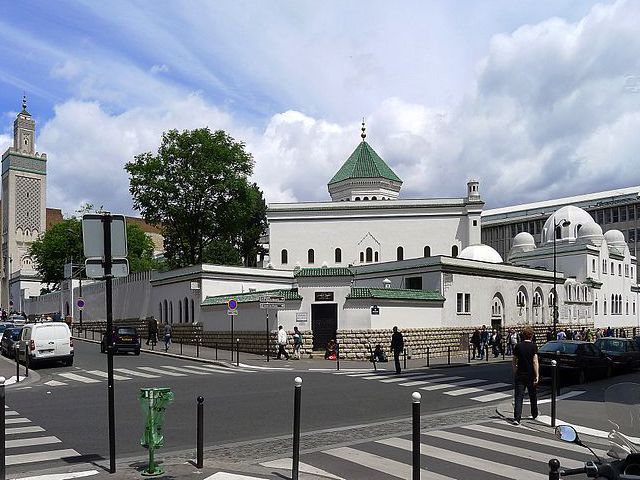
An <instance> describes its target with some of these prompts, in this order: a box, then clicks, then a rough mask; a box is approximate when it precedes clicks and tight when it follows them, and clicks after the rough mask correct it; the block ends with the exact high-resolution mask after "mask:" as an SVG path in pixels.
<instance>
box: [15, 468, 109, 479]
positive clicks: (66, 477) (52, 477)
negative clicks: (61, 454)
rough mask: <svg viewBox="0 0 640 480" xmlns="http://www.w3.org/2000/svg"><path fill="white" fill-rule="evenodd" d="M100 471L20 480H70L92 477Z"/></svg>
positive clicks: (56, 474)
mask: <svg viewBox="0 0 640 480" xmlns="http://www.w3.org/2000/svg"><path fill="white" fill-rule="evenodd" d="M98 473H99V472H98V470H86V471H84V472H69V473H52V474H49V475H36V476H35V477H21V478H20V479H19V480H70V479H71V478H82V477H91V476H93V475H97V474H98Z"/></svg>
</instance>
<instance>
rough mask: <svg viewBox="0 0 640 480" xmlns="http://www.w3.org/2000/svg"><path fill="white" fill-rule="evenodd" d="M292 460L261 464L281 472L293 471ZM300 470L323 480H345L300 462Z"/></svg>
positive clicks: (282, 459) (283, 459) (284, 459)
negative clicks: (329, 479)
mask: <svg viewBox="0 0 640 480" xmlns="http://www.w3.org/2000/svg"><path fill="white" fill-rule="evenodd" d="M291 462H292V459H291V458H280V459H278V460H273V461H271V462H265V463H261V464H260V465H262V466H263V467H267V468H277V469H280V470H291V465H292V463H291ZM299 470H300V472H302V473H309V474H311V475H317V476H321V477H322V478H332V479H333V480H344V479H343V478H342V477H337V476H335V475H333V474H332V473H329V472H327V471H325V470H321V469H319V468H316V467H314V466H313V465H309V464H307V463H303V462H300V463H299Z"/></svg>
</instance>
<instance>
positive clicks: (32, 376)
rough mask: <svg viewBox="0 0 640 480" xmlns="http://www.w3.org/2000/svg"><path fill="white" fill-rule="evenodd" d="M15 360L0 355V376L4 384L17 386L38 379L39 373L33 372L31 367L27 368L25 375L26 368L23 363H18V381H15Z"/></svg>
mask: <svg viewBox="0 0 640 480" xmlns="http://www.w3.org/2000/svg"><path fill="white" fill-rule="evenodd" d="M17 373H18V372H16V361H15V360H14V359H12V358H7V357H4V356H0V377H4V378H5V386H6V387H7V388H12V387H17V386H25V385H28V384H30V383H33V382H36V381H38V380H39V379H40V375H38V373H37V372H34V371H33V370H32V369H29V376H28V377H25V374H26V370H25V367H24V365H22V364H20V369H19V373H20V379H19V380H20V381H19V382H17V378H16V374H17Z"/></svg>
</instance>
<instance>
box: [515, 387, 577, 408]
mask: <svg viewBox="0 0 640 480" xmlns="http://www.w3.org/2000/svg"><path fill="white" fill-rule="evenodd" d="M583 393H585V391H584V390H571V391H570V392H567V393H563V394H562V395H558V396H557V397H556V400H564V399H565V398H571V397H577V396H578V395H582V394H583ZM524 403H525V404H530V403H531V402H529V400H526V401H525V402H524ZM541 403H551V398H545V399H544V400H538V405H540V404H541Z"/></svg>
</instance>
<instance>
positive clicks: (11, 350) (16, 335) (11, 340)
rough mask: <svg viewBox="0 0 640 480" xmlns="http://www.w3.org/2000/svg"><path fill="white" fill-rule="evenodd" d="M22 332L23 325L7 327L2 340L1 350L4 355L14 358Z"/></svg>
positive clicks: (0, 341)
mask: <svg viewBox="0 0 640 480" xmlns="http://www.w3.org/2000/svg"><path fill="white" fill-rule="evenodd" d="M20 332H22V327H10V328H7V329H5V331H4V332H3V333H2V340H0V350H1V351H2V355H4V356H5V357H9V358H14V357H15V355H16V350H15V348H16V345H19V344H20Z"/></svg>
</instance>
